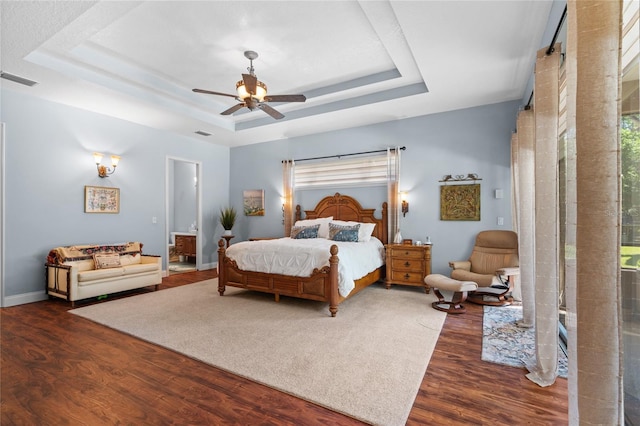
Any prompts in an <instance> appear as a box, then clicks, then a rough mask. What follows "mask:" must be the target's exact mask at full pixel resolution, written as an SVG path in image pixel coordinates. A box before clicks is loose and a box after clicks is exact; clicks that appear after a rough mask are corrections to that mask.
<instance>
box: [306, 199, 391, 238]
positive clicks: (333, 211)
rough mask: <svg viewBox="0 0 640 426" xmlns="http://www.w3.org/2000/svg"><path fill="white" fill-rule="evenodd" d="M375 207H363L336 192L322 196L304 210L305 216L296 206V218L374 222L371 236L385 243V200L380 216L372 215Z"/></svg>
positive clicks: (387, 236)
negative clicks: (313, 206)
mask: <svg viewBox="0 0 640 426" xmlns="http://www.w3.org/2000/svg"><path fill="white" fill-rule="evenodd" d="M375 211H376V209H363V208H362V206H361V205H360V203H359V202H358V201H357V200H356V199H355V198H353V197H349V196H348V195H342V194H340V193H338V192H336V193H335V195H330V196H328V197H324V198H323V199H322V200H320V202H319V203H318V204H317V205H316V208H315V209H313V210H305V211H304V213H305V217H304V218H303V217H302V209H301V207H300V206H299V205H297V206H296V220H301V219H317V218H320V217H329V216H333V218H334V219H336V220H351V221H355V222H363V223H375V224H376V226H375V228H374V229H373V234H372V235H373V236H374V237H376V238H377V239H379V240H380V241H382V243H383V244H387V243H388V242H389V241H388V240H389V232H388V229H387V225H388V221H387V202H386V201H385V202H383V203H382V218H381V219H377V218H376V217H374V215H373V214H374V212H375Z"/></svg>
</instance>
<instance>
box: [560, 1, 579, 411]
mask: <svg viewBox="0 0 640 426" xmlns="http://www.w3.org/2000/svg"><path fill="white" fill-rule="evenodd" d="M575 6H576V4H575V2H569V3H568V4H567V28H568V31H567V49H566V50H567V54H566V55H565V59H564V70H565V73H564V75H565V93H566V100H565V102H566V119H565V121H566V123H565V132H564V145H565V182H564V184H565V191H564V192H565V195H564V197H565V200H564V201H565V213H564V214H565V217H564V222H565V235H564V244H565V248H564V290H565V307H566V308H565V309H566V310H565V321H564V326H565V329H566V330H567V336H569V337H568V342H567V359H568V365H569V374H568V382H567V398H568V402H569V424H579V420H578V419H579V416H578V377H577V373H578V368H577V367H578V353H577V345H576V344H575V343H576V342H575V341H572V339H574V338H575V336H576V326H577V324H576V314H575V313H576V272H577V271H576V250H575V248H576V209H577V206H576V203H577V199H576V80H577V76H576V54H575V52H576V46H577V44H576V43H577V39H576V31H575V28H576V22H577V21H576V13H575ZM562 219H563V218H561V219H560V220H562Z"/></svg>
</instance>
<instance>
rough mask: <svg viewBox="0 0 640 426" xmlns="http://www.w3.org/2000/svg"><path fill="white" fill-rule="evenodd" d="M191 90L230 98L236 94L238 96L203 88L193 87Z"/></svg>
mask: <svg viewBox="0 0 640 426" xmlns="http://www.w3.org/2000/svg"><path fill="white" fill-rule="evenodd" d="M193 91H194V92H196V93H206V94H208V95H220V96H229V97H231V98H235V97H236V96H238V95H230V94H228V93H220V92H212V91H211V90H204V89H193Z"/></svg>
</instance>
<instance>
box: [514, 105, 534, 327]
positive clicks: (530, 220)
mask: <svg viewBox="0 0 640 426" xmlns="http://www.w3.org/2000/svg"><path fill="white" fill-rule="evenodd" d="M534 108H535V106H534ZM517 129H518V182H517V185H518V188H519V190H520V191H519V192H520V195H519V197H518V210H519V214H518V228H517V233H518V257H519V259H520V277H519V278H520V294H521V297H522V319H521V320H519V321H518V326H519V327H523V328H530V327H533V325H534V322H535V312H536V310H535V306H536V305H535V295H536V292H535V250H534V247H535V242H534V237H535V222H534V220H535V211H534V210H535V205H534V201H535V200H534V194H535V152H534V144H535V121H534V116H533V109H528V110H524V111H520V113H519V114H518V119H517Z"/></svg>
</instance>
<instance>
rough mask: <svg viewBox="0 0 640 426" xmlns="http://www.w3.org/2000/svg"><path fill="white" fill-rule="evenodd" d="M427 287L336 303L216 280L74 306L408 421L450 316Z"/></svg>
mask: <svg viewBox="0 0 640 426" xmlns="http://www.w3.org/2000/svg"><path fill="white" fill-rule="evenodd" d="M433 300H435V297H434V296H433V294H429V295H427V294H425V293H424V291H423V290H422V289H419V288H415V287H413V288H411V287H400V286H394V287H393V288H391V289H390V290H387V289H385V288H384V286H383V285H382V284H374V285H373V286H370V287H368V288H367V289H365V290H363V291H362V292H360V293H359V294H357V295H355V296H354V297H353V298H351V299H349V300H346V301H345V302H343V303H341V304H340V305H339V310H338V315H337V316H336V317H335V318H331V317H330V315H329V310H328V305H327V304H326V303H320V302H313V301H305V300H299V299H293V298H288V297H284V296H283V297H282V298H281V300H280V302H279V303H276V302H275V301H274V300H273V296H272V295H268V294H263V293H256V292H251V291H246V290H241V289H236V288H231V287H227V291H226V293H225V295H224V296H223V297H220V296H219V295H218V293H217V280H216V279H213V280H207V281H202V282H199V283H195V284H189V285H186V286H181V287H176V288H171V289H167V290H161V291H156V292H153V293H146V294H142V295H139V296H132V297H129V298H124V299H119V300H114V301H111V302H106V303H101V304H97V305H92V306H87V307H83V308H78V309H74V310H71V311H70V312H72V313H74V314H76V315H80V316H82V317H85V318H88V319H90V320H93V321H96V322H98V323H100V324H104V325H106V326H109V327H111V328H114V329H116V330H120V331H123V332H125V333H128V334H131V335H133V336H136V337H139V338H141V339H144V340H147V341H149V342H152V343H155V344H158V345H160V346H164V347H166V348H169V349H172V350H174V351H177V352H180V353H182V354H184V355H187V356H189V357H192V358H195V359H198V360H201V361H203V362H205V363H207V364H211V365H214V366H216V367H219V368H222V369H224V370H227V371H230V372H232V373H235V374H238V375H240V376H243V377H247V378H249V379H252V380H254V381H257V382H260V383H263V384H265V385H267V386H270V387H273V388H276V389H279V390H282V391H284V392H287V393H289V394H292V395H295V396H298V397H300V398H303V399H306V400H308V401H311V402H314V403H316V404H319V405H322V406H325V407H327V408H330V409H332V410H334V411H338V412H341V413H344V414H347V415H349V416H352V417H354V418H357V419H360V420H363V421H365V422H368V423H372V424H379V425H404V424H405V422H406V420H407V418H408V416H409V412H410V411H411V408H412V406H413V402H414V400H415V397H416V394H417V392H418V390H419V388H420V384H421V383H422V379H423V376H424V373H425V371H426V368H427V365H428V363H429V359H430V358H431V354H432V353H433V349H434V347H435V345H436V342H437V340H438V336H439V334H440V330H441V329H442V325H443V323H444V320H445V318H446V314H445V313H444V312H440V311H436V310H434V309H433V308H431V302H432V301H433Z"/></svg>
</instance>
